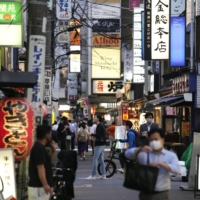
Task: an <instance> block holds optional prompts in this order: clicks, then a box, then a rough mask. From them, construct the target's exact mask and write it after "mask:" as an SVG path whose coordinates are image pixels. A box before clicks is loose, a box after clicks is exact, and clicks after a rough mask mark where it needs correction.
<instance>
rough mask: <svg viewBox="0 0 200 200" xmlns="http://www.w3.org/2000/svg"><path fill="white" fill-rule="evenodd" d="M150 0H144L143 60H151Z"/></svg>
mask: <svg viewBox="0 0 200 200" xmlns="http://www.w3.org/2000/svg"><path fill="white" fill-rule="evenodd" d="M151 1H152V0H145V2H144V22H145V23H144V60H151V34H152V33H151V20H152V19H151Z"/></svg>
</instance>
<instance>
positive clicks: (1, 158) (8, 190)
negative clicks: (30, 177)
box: [0, 148, 17, 199]
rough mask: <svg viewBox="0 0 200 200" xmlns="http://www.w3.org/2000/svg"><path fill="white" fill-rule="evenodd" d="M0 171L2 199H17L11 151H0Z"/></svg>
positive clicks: (7, 149)
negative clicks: (11, 197)
mask: <svg viewBox="0 0 200 200" xmlns="http://www.w3.org/2000/svg"><path fill="white" fill-rule="evenodd" d="M0 169H1V170H0V179H1V180H0V189H3V192H2V195H3V199H7V198H9V197H10V196H13V197H14V198H17V195H16V184H15V165H14V152H13V149H11V148H6V149H0ZM0 196H1V194H0Z"/></svg>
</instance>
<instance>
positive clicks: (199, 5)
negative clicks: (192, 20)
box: [196, 0, 200, 16]
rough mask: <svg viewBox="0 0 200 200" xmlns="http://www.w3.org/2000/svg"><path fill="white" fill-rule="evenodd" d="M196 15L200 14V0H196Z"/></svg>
mask: <svg viewBox="0 0 200 200" xmlns="http://www.w3.org/2000/svg"><path fill="white" fill-rule="evenodd" d="M196 16H200V0H196Z"/></svg>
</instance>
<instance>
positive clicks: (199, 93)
mask: <svg viewBox="0 0 200 200" xmlns="http://www.w3.org/2000/svg"><path fill="white" fill-rule="evenodd" d="M196 101H197V105H196V107H197V108H200V75H197V99H196Z"/></svg>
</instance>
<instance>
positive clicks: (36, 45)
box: [28, 35, 46, 110]
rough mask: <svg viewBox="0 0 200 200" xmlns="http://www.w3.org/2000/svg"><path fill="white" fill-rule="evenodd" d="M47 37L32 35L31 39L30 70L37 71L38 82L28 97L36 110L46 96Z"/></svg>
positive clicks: (30, 90) (29, 91)
mask: <svg viewBox="0 0 200 200" xmlns="http://www.w3.org/2000/svg"><path fill="white" fill-rule="evenodd" d="M45 48H46V37H45V36H41V35H31V36H30V39H29V59H28V71H35V72H36V84H35V86H34V88H33V89H29V90H28V97H29V98H30V101H31V104H32V106H33V108H34V109H35V110H38V109H39V108H40V106H41V105H42V104H43V97H44V68H45Z"/></svg>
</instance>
